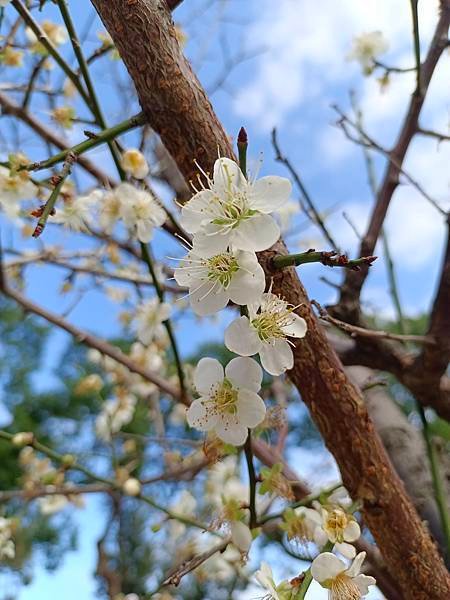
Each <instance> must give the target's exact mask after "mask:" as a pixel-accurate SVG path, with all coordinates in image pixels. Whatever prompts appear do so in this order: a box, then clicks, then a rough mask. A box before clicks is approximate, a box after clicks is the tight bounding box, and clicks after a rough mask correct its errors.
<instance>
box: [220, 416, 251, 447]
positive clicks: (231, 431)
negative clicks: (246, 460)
mask: <svg viewBox="0 0 450 600" xmlns="http://www.w3.org/2000/svg"><path fill="white" fill-rule="evenodd" d="M214 429H215V432H216V434H217V435H218V437H220V439H221V440H223V441H224V442H225V443H226V444H232V445H233V446H242V444H243V443H244V442H245V440H246V439H247V435H248V429H247V427H244V425H241V424H240V423H238V422H237V421H236V419H235V418H234V417H232V416H226V417H224V418H219V420H218V422H217V424H216V426H215V428H214Z"/></svg>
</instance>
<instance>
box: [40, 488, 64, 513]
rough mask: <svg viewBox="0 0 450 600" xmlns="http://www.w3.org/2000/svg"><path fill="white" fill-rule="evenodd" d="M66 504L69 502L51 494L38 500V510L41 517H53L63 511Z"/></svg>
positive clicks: (61, 496) (60, 496)
mask: <svg viewBox="0 0 450 600" xmlns="http://www.w3.org/2000/svg"><path fill="white" fill-rule="evenodd" d="M48 487H51V486H48ZM68 503H69V500H68V499H67V497H66V496H63V495H62V494H51V495H48V496H44V497H43V498H39V499H38V504H39V510H40V511H41V513H42V514H43V515H54V514H55V513H57V512H59V511H61V510H63V508H65V507H66V506H67V504H68Z"/></svg>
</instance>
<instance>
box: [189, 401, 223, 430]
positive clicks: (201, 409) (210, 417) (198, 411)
mask: <svg viewBox="0 0 450 600" xmlns="http://www.w3.org/2000/svg"><path fill="white" fill-rule="evenodd" d="M206 400H207V399H206V398H199V399H198V400H194V402H193V403H192V404H191V405H190V407H189V408H188V411H187V413H186V419H187V422H188V423H189V425H190V426H191V427H194V428H195V429H199V430H200V431H209V430H210V429H214V427H215V426H216V424H217V419H218V416H217V413H213V412H211V411H208V409H207V408H206V406H205V404H204V402H205V401H206Z"/></svg>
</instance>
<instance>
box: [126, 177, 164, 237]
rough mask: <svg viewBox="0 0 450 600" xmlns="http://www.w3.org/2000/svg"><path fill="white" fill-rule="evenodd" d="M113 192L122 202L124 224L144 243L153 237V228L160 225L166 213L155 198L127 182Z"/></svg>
mask: <svg viewBox="0 0 450 600" xmlns="http://www.w3.org/2000/svg"><path fill="white" fill-rule="evenodd" d="M115 194H116V196H117V197H118V198H120V201H121V203H122V205H121V217H122V219H123V221H124V223H125V225H126V226H127V227H128V229H130V230H131V231H133V232H134V233H135V235H136V237H137V238H138V240H139V241H140V242H142V243H144V244H146V243H147V242H149V241H150V240H151V239H152V238H153V229H154V228H155V227H161V225H163V223H164V221H165V220H166V213H165V212H164V210H163V208H162V207H161V206H160V205H159V204H158V202H157V201H156V200H155V198H154V197H153V196H152V194H150V192H147V191H146V190H140V189H137V188H135V187H134V186H132V185H130V184H129V183H121V184H120V185H119V186H117V188H116V189H115Z"/></svg>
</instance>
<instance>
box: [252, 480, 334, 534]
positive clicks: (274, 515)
mask: <svg viewBox="0 0 450 600" xmlns="http://www.w3.org/2000/svg"><path fill="white" fill-rule="evenodd" d="M341 486H342V483H340V482H339V483H336V485H333V486H332V487H330V488H328V489H326V490H323V491H321V492H319V493H318V494H311V495H310V496H307V497H306V498H303V499H302V500H298V502H294V503H293V504H290V505H289V508H298V507H299V506H309V505H310V504H311V503H312V502H314V500H318V499H319V498H321V497H322V496H324V495H325V496H329V495H330V494H332V493H333V492H334V491H335V490H337V489H338V488H340V487H341ZM285 511H286V509H284V510H282V511H280V512H276V513H272V514H270V515H265V516H264V517H261V518H260V519H259V525H264V523H267V521H271V520H272V519H280V518H281V517H282V516H283V515H284V513H285Z"/></svg>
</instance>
